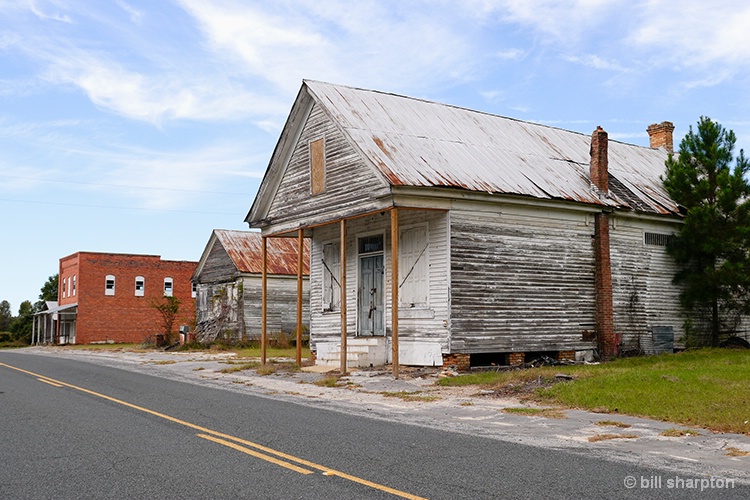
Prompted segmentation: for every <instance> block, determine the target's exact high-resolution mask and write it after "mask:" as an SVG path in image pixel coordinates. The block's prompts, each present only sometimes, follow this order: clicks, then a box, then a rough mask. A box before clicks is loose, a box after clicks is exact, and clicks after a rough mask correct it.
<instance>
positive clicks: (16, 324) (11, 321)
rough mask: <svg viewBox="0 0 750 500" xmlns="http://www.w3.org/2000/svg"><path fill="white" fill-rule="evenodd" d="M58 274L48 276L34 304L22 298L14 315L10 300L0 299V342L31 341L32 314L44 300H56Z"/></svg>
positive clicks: (37, 310)
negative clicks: (16, 313)
mask: <svg viewBox="0 0 750 500" xmlns="http://www.w3.org/2000/svg"><path fill="white" fill-rule="evenodd" d="M57 286H58V275H57V274H54V275H52V276H50V277H49V278H48V279H47V281H46V282H45V283H44V285H43V286H42V288H41V291H40V293H39V300H38V301H37V302H35V303H34V304H32V303H31V301H30V300H24V301H23V302H21V305H20V306H19V307H18V315H16V316H14V315H13V311H12V309H11V305H10V302H8V301H7V300H2V301H0V343H3V342H19V343H26V344H30V343H31V329H32V324H33V322H34V314H36V313H37V312H39V311H41V310H42V308H43V307H44V303H45V302H46V301H49V300H52V301H55V300H57Z"/></svg>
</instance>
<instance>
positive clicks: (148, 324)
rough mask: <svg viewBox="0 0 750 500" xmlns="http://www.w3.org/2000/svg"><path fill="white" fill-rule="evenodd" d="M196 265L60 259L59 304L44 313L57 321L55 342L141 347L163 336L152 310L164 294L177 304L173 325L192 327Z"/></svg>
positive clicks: (143, 258) (150, 258) (130, 258)
mask: <svg viewBox="0 0 750 500" xmlns="http://www.w3.org/2000/svg"><path fill="white" fill-rule="evenodd" d="M196 266H197V262H189V261H174V260H162V259H161V257H160V256H158V255H129V254H115V253H94V252H77V253H74V254H72V255H69V256H67V257H63V258H62V259H60V278H59V279H60V281H59V289H58V303H57V306H56V307H55V308H52V309H51V310H48V311H45V312H44V313H45V314H50V315H52V316H53V320H54V322H55V327H54V330H55V337H54V342H55V343H60V344H66V343H71V344H89V343H94V342H144V341H147V340H149V339H152V340H153V339H154V338H155V336H156V335H157V334H160V333H162V332H161V330H162V327H161V316H160V314H159V312H158V311H157V310H156V309H155V308H154V307H153V304H154V303H155V302H159V301H160V300H162V298H163V297H164V296H165V295H168V296H174V297H176V298H178V299H179V300H180V302H181V304H180V310H179V312H178V316H177V319H176V321H175V324H174V327H175V329H177V328H179V326H180V325H190V326H191V329H192V327H193V325H194V323H195V292H194V290H193V287H192V284H191V282H190V277H191V276H192V274H193V273H194V272H195V268H196Z"/></svg>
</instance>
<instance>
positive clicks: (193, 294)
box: [190, 283, 198, 298]
mask: <svg viewBox="0 0 750 500" xmlns="http://www.w3.org/2000/svg"><path fill="white" fill-rule="evenodd" d="M190 296H191V297H192V298H195V297H197V296H198V284H197V283H193V284H192V288H191V292H190Z"/></svg>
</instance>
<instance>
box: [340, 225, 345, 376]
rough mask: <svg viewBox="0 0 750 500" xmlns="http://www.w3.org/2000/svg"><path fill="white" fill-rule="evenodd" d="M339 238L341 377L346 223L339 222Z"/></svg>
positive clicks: (343, 373)
mask: <svg viewBox="0 0 750 500" xmlns="http://www.w3.org/2000/svg"><path fill="white" fill-rule="evenodd" d="M340 226H341V228H340V229H341V231H340V236H339V250H340V254H339V286H340V288H341V290H340V292H339V298H340V300H341V305H340V306H339V307H340V309H341V370H340V371H341V375H346V221H345V220H342V221H341V224H340Z"/></svg>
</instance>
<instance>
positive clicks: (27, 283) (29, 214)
mask: <svg viewBox="0 0 750 500" xmlns="http://www.w3.org/2000/svg"><path fill="white" fill-rule="evenodd" d="M748 26H750V5H748V4H747V3H746V2H744V1H724V0H713V1H711V2H706V1H705V0H700V1H696V0H684V1H664V0H649V1H637V0H611V1H605V0H578V1H575V0H571V1H554V0H506V1H503V0H463V1H461V0H431V1H428V0H409V1H403V0H394V1H391V0H377V1H376V0H373V1H357V0H326V1H321V0H295V1H292V0H268V1H265V0H253V1H242V0H159V1H157V2H154V1H152V0H148V1H146V0H143V1H139V0H0V214H1V216H2V219H1V220H2V226H0V227H2V230H1V233H0V234H2V236H1V237H0V266H1V267H0V300H8V301H9V302H10V303H11V307H12V310H13V312H14V313H16V312H17V310H18V306H19V305H20V303H21V301H23V300H31V301H32V302H34V301H36V300H37V296H38V294H39V289H40V288H41V287H42V285H43V284H44V282H45V281H46V279H47V277H48V276H50V275H52V274H55V273H56V272H57V271H58V262H59V259H60V257H63V256H66V255H69V254H71V253H74V252H77V251H100V252H121V253H143V254H157V255H161V256H162V257H163V258H165V259H176V260H198V259H199V258H200V255H201V253H202V251H203V248H204V247H205V244H206V243H207V241H208V238H209V236H210V234H211V230H212V229H214V228H223V229H247V226H246V225H245V223H244V222H243V221H244V217H245V215H246V213H247V211H248V209H249V208H250V205H251V204H252V201H253V199H254V197H255V193H256V191H257V188H258V184H259V182H260V180H261V178H262V176H263V173H264V171H265V168H266V166H267V163H268V160H269V158H270V156H271V152H272V151H273V148H274V145H275V144H276V141H277V139H278V136H279V133H280V131H281V127H282V126H283V124H284V121H285V119H286V116H287V114H288V112H289V110H290V108H291V105H292V103H293V101H294V98H295V96H296V94H297V91H298V90H299V87H300V85H301V82H302V79H303V78H307V79H314V80H322V81H327V82H332V83H338V84H344V85H352V86H357V87H362V88H369V89H377V90H383V91H387V92H393V93H399V94H405V95H409V96H414V97H419V98H424V99H429V100H434V101H439V102H444V103H448V104H454V105H458V106H463V107H467V108H472V109H477V110H481V111H485V112H488V113H493V114H499V115H503V116H509V117H513V118H518V119H522V120H528V121H534V122H539V123H545V124H550V125H554V126H556V127H562V128H565V129H569V130H574V131H578V132H583V133H587V134H588V133H591V132H592V131H593V130H594V129H595V128H596V126H597V125H601V126H602V127H604V129H605V130H607V131H608V132H609V134H610V138H613V139H618V140H622V141H626V142H631V143H634V144H640V145H648V136H647V134H646V131H645V130H646V127H647V126H648V125H649V124H651V123H656V122H661V121H664V120H669V121H672V122H673V123H674V124H675V126H676V130H675V146H677V144H679V140H680V139H681V138H682V137H683V136H684V135H685V133H686V132H687V131H688V127H689V126H690V125H693V124H695V123H696V122H697V120H698V118H699V117H700V116H702V115H705V116H709V117H711V118H712V119H714V120H717V121H719V122H720V123H722V124H723V125H724V126H725V127H726V128H729V129H733V130H734V131H735V133H736V134H737V138H738V148H740V147H742V148H744V149H748V147H749V146H750V92H748V91H749V90H750V85H749V83H750V82H749V79H750V71H749V70H750V30H749V29H747V27H748Z"/></svg>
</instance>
